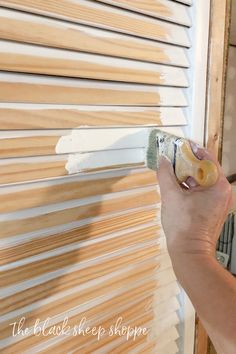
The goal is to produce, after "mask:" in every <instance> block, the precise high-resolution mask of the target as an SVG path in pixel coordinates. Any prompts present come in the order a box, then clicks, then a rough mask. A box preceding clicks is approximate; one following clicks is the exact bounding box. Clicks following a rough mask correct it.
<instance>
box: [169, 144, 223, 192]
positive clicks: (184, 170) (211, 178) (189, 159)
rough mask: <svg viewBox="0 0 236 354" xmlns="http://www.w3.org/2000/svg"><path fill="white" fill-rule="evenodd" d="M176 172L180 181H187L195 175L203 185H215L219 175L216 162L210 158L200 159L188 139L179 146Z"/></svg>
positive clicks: (196, 179)
mask: <svg viewBox="0 0 236 354" xmlns="http://www.w3.org/2000/svg"><path fill="white" fill-rule="evenodd" d="M175 173H176V177H177V178H178V180H179V181H180V182H185V181H186V179H187V178H188V177H193V178H194V179H195V181H196V182H197V183H198V184H199V185H200V186H202V187H210V186H213V185H214V184H215V183H216V181H217V179H218V175H219V173H218V168H217V166H216V165H215V163H214V162H212V161H210V160H199V159H198V158H197V157H196V156H195V155H194V154H193V152H192V149H191V146H190V144H189V142H188V141H184V142H183V144H182V145H180V146H179V147H178V150H177V155H176V168H175Z"/></svg>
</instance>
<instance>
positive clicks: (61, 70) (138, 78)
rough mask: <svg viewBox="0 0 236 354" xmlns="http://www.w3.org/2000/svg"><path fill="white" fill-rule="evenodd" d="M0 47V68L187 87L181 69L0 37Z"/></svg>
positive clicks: (185, 78) (185, 77) (186, 81)
mask: <svg viewBox="0 0 236 354" xmlns="http://www.w3.org/2000/svg"><path fill="white" fill-rule="evenodd" d="M0 47H1V52H0V69H1V70H6V71H16V72H26V73H32V74H46V75H55V76H67V77H68V76H69V77H78V78H85V79H97V80H107V81H123V82H124V81H125V82H134V83H141V84H158V85H168V86H178V87H187V86H188V80H187V76H186V74H185V71H184V69H182V68H174V67H170V66H162V65H159V64H151V63H142V62H133V61H131V60H127V59H119V58H108V57H105V56H98V55H96V54H92V55H91V54H85V53H75V52H72V51H68V50H67V51H66V50H62V49H54V48H46V47H38V46H35V45H31V44H21V43H15V42H11V41H1V40H0Z"/></svg>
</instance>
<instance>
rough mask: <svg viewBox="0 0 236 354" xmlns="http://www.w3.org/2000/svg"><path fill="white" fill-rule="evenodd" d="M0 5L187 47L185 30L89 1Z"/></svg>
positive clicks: (19, 0) (14, 0)
mask: <svg viewBox="0 0 236 354" xmlns="http://www.w3.org/2000/svg"><path fill="white" fill-rule="evenodd" d="M0 5H2V6H6V7H11V8H13V9H20V10H24V11H28V12H33V13H38V14H41V15H46V16H50V17H53V18H60V19H63V20H64V19H66V20H69V21H72V22H76V23H82V24H86V25H89V26H96V27H99V28H105V29H110V30H112V31H117V32H121V33H128V34H132V35H135V36H139V37H144V38H150V39H155V40H161V41H163V42H168V43H174V44H179V45H183V46H186V47H188V46H190V41H189V38H188V35H187V32H186V29H185V28H184V27H181V26H177V25H174V24H169V23H165V22H162V21H159V20H156V19H155V20H154V19H151V18H148V17H146V16H143V15H138V14H133V13H130V12H128V11H124V10H120V9H115V8H112V7H110V6H106V5H102V4H98V3H94V2H92V1H86V2H85V1H82V0H77V1H76V2H75V1H72V0H62V1H60V5H59V4H58V1H56V0H51V1H50V2H49V1H47V0H39V1H37V3H36V2H33V1H32V0H6V1H4V0H1V1H0Z"/></svg>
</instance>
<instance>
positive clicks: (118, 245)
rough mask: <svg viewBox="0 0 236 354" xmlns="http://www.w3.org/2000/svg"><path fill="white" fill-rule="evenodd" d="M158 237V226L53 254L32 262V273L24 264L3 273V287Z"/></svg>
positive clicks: (0, 278) (1, 277) (1, 275)
mask: <svg viewBox="0 0 236 354" xmlns="http://www.w3.org/2000/svg"><path fill="white" fill-rule="evenodd" d="M157 236H158V230H157V226H156V225H154V226H149V227H147V228H146V229H144V230H143V229H142V230H138V231H134V232H127V233H126V234H124V235H122V236H118V237H116V238H112V239H108V240H105V241H101V242H99V243H95V244H92V245H89V246H84V247H83V245H81V247H80V248H75V250H73V251H70V252H65V253H62V254H59V255H57V256H54V255H53V253H52V255H51V257H49V258H45V259H40V260H37V261H34V262H30V271H29V264H24V265H22V266H19V267H16V268H13V269H7V270H4V271H1V274H0V280H1V285H2V286H3V287H4V286H9V285H12V284H15V283H19V282H21V281H25V280H28V279H32V278H34V277H37V276H39V275H43V274H46V273H49V272H53V271H56V270H59V269H62V268H65V267H68V266H72V265H75V264H78V263H81V262H85V261H89V260H91V259H94V258H96V257H101V256H104V255H106V254H109V253H111V252H115V251H118V250H122V249H124V250H125V248H127V247H129V246H134V245H137V244H138V243H142V242H147V241H155V240H157ZM27 269H28V271H27Z"/></svg>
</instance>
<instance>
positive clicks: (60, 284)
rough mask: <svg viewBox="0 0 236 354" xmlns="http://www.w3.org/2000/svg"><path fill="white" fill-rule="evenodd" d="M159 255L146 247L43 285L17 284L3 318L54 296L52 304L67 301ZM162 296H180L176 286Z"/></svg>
mask: <svg viewBox="0 0 236 354" xmlns="http://www.w3.org/2000/svg"><path fill="white" fill-rule="evenodd" d="M158 253H159V246H158V245H153V247H151V248H150V247H147V246H146V247H144V248H142V249H138V250H136V251H135V252H134V251H133V250H132V251H129V252H125V253H124V254H123V255H118V256H117V255H115V256H114V255H112V256H111V257H110V258H108V259H103V260H97V261H96V262H95V264H87V266H84V267H79V266H78V269H75V270H74V269H72V270H71V271H70V272H69V273H66V272H64V273H62V274H61V275H60V276H55V277H54V278H51V279H49V280H46V281H44V282H42V281H41V282H39V281H38V280H37V279H36V281H34V282H33V283H32V284H31V286H30V285H28V283H27V282H24V283H21V287H20V289H19V288H17V286H16V284H14V285H13V287H14V289H13V288H12V287H9V288H7V290H5V289H6V288H5V289H4V290H5V291H4V295H5V296H4V298H2V299H1V304H0V309H1V311H2V314H6V313H9V312H12V311H15V310H17V309H20V308H22V307H25V306H28V305H30V304H31V303H35V302H37V301H44V300H45V299H48V297H49V296H51V298H50V300H51V301H52V299H53V296H54V295H56V294H57V296H58V297H61V298H63V296H64V294H65V293H66V292H67V291H68V290H69V289H70V292H71V293H75V292H77V287H78V286H80V285H82V284H85V283H86V282H89V281H92V280H95V279H99V278H100V277H103V276H106V275H107V274H109V273H113V272H116V271H117V270H119V269H122V268H125V267H127V266H129V265H131V264H133V265H135V264H138V263H142V262H145V261H149V260H151V259H154V258H155V257H156V256H157V255H158ZM139 257H140V258H139ZM25 284H26V285H25ZM9 289H10V290H9ZM159 292H160V294H161V296H162V297H163V296H166V297H167V296H168V297H170V294H171V295H172V294H173V296H174V295H176V294H177V293H178V292H177V291H176V287H175V286H174V283H171V284H169V285H167V286H165V287H164V288H160V289H159V291H158V293H159ZM6 293H7V295H6ZM163 294H164V295H163ZM49 302H50V301H49Z"/></svg>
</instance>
